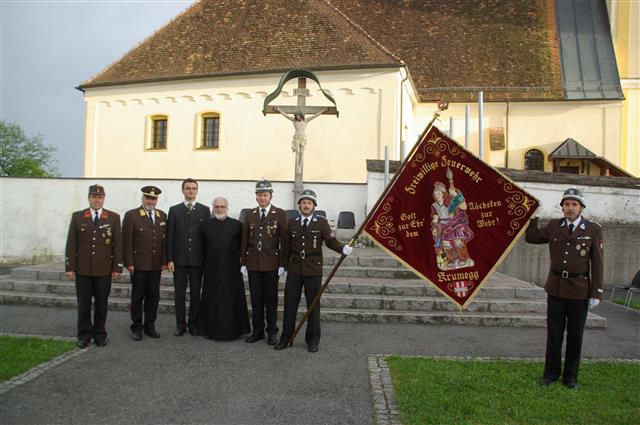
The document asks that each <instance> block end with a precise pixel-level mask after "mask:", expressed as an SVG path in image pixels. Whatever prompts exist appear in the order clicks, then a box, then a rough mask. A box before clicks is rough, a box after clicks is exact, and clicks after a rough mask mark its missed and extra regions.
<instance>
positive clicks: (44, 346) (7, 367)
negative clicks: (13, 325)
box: [0, 336, 76, 382]
mask: <svg viewBox="0 0 640 425" xmlns="http://www.w3.org/2000/svg"><path fill="white" fill-rule="evenodd" d="M75 346H76V344H75V342H70V341H58V340H53V339H40V338H25V337H12V336H0V382H2V381H6V380H7V379H9V378H12V377H14V376H16V375H19V374H21V373H23V372H26V371H27V370H29V369H31V368H32V367H34V366H37V365H39V364H40V363H43V362H46V361H49V360H51V359H53V358H54V357H57V356H59V355H60V354H62V353H64V352H67V351H70V350H72V349H73V348H74V347H75Z"/></svg>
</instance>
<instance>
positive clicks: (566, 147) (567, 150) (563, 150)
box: [549, 137, 597, 159]
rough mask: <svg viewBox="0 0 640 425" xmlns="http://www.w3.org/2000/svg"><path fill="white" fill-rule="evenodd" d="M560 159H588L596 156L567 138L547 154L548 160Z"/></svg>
mask: <svg viewBox="0 0 640 425" xmlns="http://www.w3.org/2000/svg"><path fill="white" fill-rule="evenodd" d="M561 158H562V159H564V158H573V159H589V158H597V155H596V154H595V153H593V152H591V151H590V150H589V149H587V148H585V147H584V146H582V145H581V144H580V143H578V142H576V141H575V140H573V139H572V138H571V137H569V138H568V139H566V140H565V141H564V142H562V143H561V144H560V145H559V146H558V147H557V148H555V149H554V150H553V152H551V153H550V154H549V159H561Z"/></svg>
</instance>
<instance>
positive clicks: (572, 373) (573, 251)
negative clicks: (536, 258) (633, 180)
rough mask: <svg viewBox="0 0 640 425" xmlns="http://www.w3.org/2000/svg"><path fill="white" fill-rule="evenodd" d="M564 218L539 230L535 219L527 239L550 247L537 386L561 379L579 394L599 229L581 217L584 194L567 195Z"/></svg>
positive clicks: (599, 274) (599, 253)
mask: <svg viewBox="0 0 640 425" xmlns="http://www.w3.org/2000/svg"><path fill="white" fill-rule="evenodd" d="M560 205H561V206H562V213H563V214H564V218H562V219H554V220H551V221H550V222H549V224H547V225H546V226H545V227H543V228H542V229H538V219H537V218H533V219H532V220H531V223H530V224H529V227H528V228H527V231H526V235H525V239H526V241H527V242H529V243H534V244H543V243H548V244H549V257H550V263H551V264H550V270H549V276H548V277H547V282H546V284H545V286H544V289H545V291H546V292H547V348H546V355H545V364H544V374H543V376H542V379H540V384H541V385H549V384H551V383H552V382H555V381H556V380H558V379H559V378H560V375H561V374H562V381H563V383H564V384H565V385H566V386H567V388H570V389H576V388H578V367H579V365H580V351H581V349H582V335H583V332H584V325H585V322H586V320H587V312H588V310H589V309H591V308H595V307H596V306H597V305H598V304H599V303H600V300H601V299H602V292H603V290H602V280H603V270H604V266H603V262H604V258H603V257H604V255H603V240H602V228H601V227H600V225H599V224H598V223H595V222H593V221H589V220H587V219H586V218H584V217H582V210H583V209H584V208H585V203H584V198H583V197H582V192H581V191H580V190H578V189H576V188H570V189H567V190H566V191H565V192H564V194H563V196H562V200H561V201H560ZM565 328H566V330H567V345H566V350H565V360H564V370H563V371H562V373H561V354H562V353H561V351H562V339H563V335H564V331H565Z"/></svg>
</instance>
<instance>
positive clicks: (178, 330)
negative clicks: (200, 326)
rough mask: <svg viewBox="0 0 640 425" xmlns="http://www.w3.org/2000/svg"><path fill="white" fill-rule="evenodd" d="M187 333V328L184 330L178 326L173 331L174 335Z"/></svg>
mask: <svg viewBox="0 0 640 425" xmlns="http://www.w3.org/2000/svg"><path fill="white" fill-rule="evenodd" d="M185 333H187V331H186V330H184V329H183V328H176V331H175V332H174V333H173V335H175V336H182V335H184V334H185Z"/></svg>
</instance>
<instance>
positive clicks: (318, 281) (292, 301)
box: [280, 273, 322, 346]
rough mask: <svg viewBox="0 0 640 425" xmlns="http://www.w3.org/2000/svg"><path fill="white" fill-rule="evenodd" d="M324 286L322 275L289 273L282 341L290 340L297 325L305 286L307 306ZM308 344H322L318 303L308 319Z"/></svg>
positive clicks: (285, 293) (306, 337) (285, 290)
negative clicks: (299, 306) (297, 316)
mask: <svg viewBox="0 0 640 425" xmlns="http://www.w3.org/2000/svg"><path fill="white" fill-rule="evenodd" d="M321 286H322V276H300V275H298V274H294V273H288V274H287V282H286V283H285V287H284V319H283V321H282V336H281V337H280V342H286V341H288V340H289V338H290V337H291V335H293V332H294V331H295V327H296V315H297V314H298V304H300V297H301V295H302V288H303V287H304V298H305V299H306V301H307V308H308V307H309V305H311V303H312V302H313V300H314V298H315V297H316V295H317V294H318V292H319V291H320V287H321ZM304 339H305V341H306V343H307V345H315V346H317V345H319V344H320V304H318V305H316V307H315V308H314V309H313V312H311V314H310V315H309V318H308V319H307V331H306V333H305V337H304Z"/></svg>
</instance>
